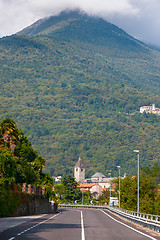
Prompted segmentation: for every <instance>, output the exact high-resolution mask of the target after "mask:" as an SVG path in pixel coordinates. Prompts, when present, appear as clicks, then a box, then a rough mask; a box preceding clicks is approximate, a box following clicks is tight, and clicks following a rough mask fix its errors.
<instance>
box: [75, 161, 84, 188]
mask: <svg viewBox="0 0 160 240" xmlns="http://www.w3.org/2000/svg"><path fill="white" fill-rule="evenodd" d="M74 178H75V180H76V181H77V182H78V183H84V181H85V168H84V165H83V163H82V159H81V158H80V157H79V159H78V162H77V163H76V165H75V167H74Z"/></svg>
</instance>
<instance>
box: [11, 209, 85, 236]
mask: <svg viewBox="0 0 160 240" xmlns="http://www.w3.org/2000/svg"><path fill="white" fill-rule="evenodd" d="M59 214H60V213H57V214H56V215H54V216H52V217H50V218H48V219H46V220H44V221H42V222H40V223H38V224H36V225H34V226H32V227H30V228H28V229H26V230H24V231H22V232H20V233H18V234H17V236H20V235H21V234H23V233H25V232H28V231H30V230H31V229H33V228H35V227H38V226H39V225H41V224H43V223H45V222H48V221H49V220H51V219H52V218H55V217H57V216H58V215H59ZM13 239H15V237H12V238H9V239H8V240H13ZM83 240H85V239H83Z"/></svg>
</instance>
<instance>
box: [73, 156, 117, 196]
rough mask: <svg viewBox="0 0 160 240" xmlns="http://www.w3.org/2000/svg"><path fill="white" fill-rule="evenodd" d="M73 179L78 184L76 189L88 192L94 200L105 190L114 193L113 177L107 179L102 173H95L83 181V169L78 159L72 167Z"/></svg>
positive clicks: (80, 160)
mask: <svg viewBox="0 0 160 240" xmlns="http://www.w3.org/2000/svg"><path fill="white" fill-rule="evenodd" d="M74 177H75V180H76V181H77V182H78V183H79V185H78V187H80V188H81V191H83V192H84V191H90V192H91V194H92V196H93V197H94V198H98V197H99V196H100V195H101V194H102V192H103V191H104V190H106V189H107V190H110V191H115V184H112V181H113V180H114V179H115V178H113V177H109V178H107V177H106V176H105V175H103V174H102V173H100V172H97V173H95V174H94V175H92V176H91V178H90V179H85V167H84V164H83V161H82V159H81V158H80V157H79V159H78V161H77V163H76V165H75V166H74Z"/></svg>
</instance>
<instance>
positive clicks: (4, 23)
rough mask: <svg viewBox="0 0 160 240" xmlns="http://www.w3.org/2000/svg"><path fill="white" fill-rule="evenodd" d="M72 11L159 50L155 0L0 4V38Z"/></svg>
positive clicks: (6, 0) (5, 0)
mask: <svg viewBox="0 0 160 240" xmlns="http://www.w3.org/2000/svg"><path fill="white" fill-rule="evenodd" d="M76 8H79V9H81V10H82V11H84V12H86V13H88V14H90V15H96V16H102V17H103V18H105V19H106V20H109V21H110V22H112V23H114V24H116V25H118V26H120V27H122V28H123V29H124V30H126V31H127V32H128V33H130V34H132V35H134V36H135V37H137V38H140V39H142V40H144V41H146V42H150V43H153V44H157V45H159V46H160V33H159V26H160V14H159V12H160V1H159V0H112V1H111V0H58V1H53V0H0V13H1V17H0V35H1V36H4V35H10V34H13V33H16V32H17V31H19V30H21V29H23V28H24V27H26V26H28V25H30V24H32V23H33V22H35V21H36V20H38V19H40V18H44V17H47V16H50V15H57V14H58V13H60V12H61V11H63V10H65V9H72V10H73V9H76Z"/></svg>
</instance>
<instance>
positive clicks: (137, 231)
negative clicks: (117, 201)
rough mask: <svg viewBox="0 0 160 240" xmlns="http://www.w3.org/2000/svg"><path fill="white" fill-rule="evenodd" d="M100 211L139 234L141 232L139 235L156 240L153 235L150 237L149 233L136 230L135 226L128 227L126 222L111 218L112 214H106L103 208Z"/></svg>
mask: <svg viewBox="0 0 160 240" xmlns="http://www.w3.org/2000/svg"><path fill="white" fill-rule="evenodd" d="M101 212H103V213H104V214H106V215H107V216H108V217H110V218H111V219H112V220H114V221H115V222H118V223H120V224H122V225H124V226H125V227H128V228H130V229H132V230H133V231H135V232H137V233H139V234H141V235H143V236H145V237H148V238H150V239H152V240H157V239H156V238H154V237H151V236H149V235H147V234H145V233H143V232H140V231H138V230H137V229H135V228H132V227H130V226H129V225H127V224H125V223H123V222H120V221H118V220H117V219H115V218H113V217H112V216H110V215H109V214H107V213H106V212H104V211H103V210H101Z"/></svg>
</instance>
